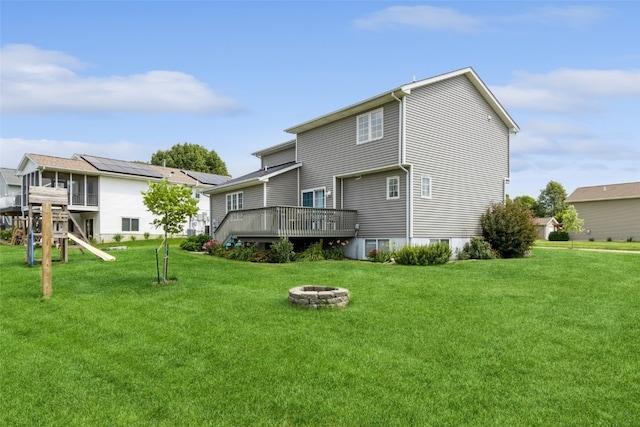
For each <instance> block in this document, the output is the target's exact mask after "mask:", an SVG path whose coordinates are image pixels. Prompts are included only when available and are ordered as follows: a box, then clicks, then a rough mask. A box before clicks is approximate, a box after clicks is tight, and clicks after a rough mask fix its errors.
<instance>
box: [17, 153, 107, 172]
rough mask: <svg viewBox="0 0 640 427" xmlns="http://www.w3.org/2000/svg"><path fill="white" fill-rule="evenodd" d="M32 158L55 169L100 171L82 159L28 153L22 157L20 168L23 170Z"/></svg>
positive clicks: (39, 163) (40, 164) (37, 163)
mask: <svg viewBox="0 0 640 427" xmlns="http://www.w3.org/2000/svg"><path fill="white" fill-rule="evenodd" d="M28 160H31V161H32V162H33V163H35V164H36V165H38V166H45V167H51V168H54V169H63V170H68V171H71V172H73V171H78V172H98V169H96V168H94V167H93V166H92V165H91V164H90V163H87V162H86V161H84V160H81V159H75V158H72V159H67V158H63V157H55V156H46V155H44V154H34V153H27V154H25V155H24V157H23V158H22V161H21V162H20V165H19V166H18V170H21V169H23V168H24V166H25V165H26V162H27V161H28Z"/></svg>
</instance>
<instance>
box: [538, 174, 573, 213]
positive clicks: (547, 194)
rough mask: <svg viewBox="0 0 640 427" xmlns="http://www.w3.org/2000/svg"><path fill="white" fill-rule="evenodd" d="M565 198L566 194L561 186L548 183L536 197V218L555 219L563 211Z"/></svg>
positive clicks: (555, 183) (554, 182)
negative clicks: (551, 217)
mask: <svg viewBox="0 0 640 427" xmlns="http://www.w3.org/2000/svg"><path fill="white" fill-rule="evenodd" d="M566 198H567V192H566V191H565V189H564V187H563V186H562V184H560V183H559V182H556V181H549V183H548V184H547V186H546V187H545V188H544V190H541V191H540V196H539V197H538V211H537V214H538V216H539V217H541V218H546V217H550V216H553V217H555V216H556V215H558V214H559V213H560V212H562V211H563V210H564V209H565V207H566V203H565V202H564V201H565V199H566Z"/></svg>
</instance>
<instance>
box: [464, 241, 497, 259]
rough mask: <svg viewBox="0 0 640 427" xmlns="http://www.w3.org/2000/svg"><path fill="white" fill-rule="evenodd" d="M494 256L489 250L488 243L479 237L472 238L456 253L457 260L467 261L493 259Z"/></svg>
mask: <svg viewBox="0 0 640 427" xmlns="http://www.w3.org/2000/svg"><path fill="white" fill-rule="evenodd" d="M495 257H496V254H495V253H494V252H493V251H492V250H491V245H490V244H489V242H487V241H486V240H484V238H482V237H480V236H474V237H472V238H471V240H470V241H468V242H467V243H465V244H464V247H463V248H462V251H460V252H459V253H458V259H459V260H467V259H494V258H495Z"/></svg>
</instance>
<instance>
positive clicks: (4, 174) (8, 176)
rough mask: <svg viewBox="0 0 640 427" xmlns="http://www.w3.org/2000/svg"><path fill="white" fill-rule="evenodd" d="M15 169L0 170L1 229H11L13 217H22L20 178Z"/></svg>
mask: <svg viewBox="0 0 640 427" xmlns="http://www.w3.org/2000/svg"><path fill="white" fill-rule="evenodd" d="M16 172H17V171H16V170H15V169H10V168H0V228H2V229H4V228H9V227H11V219H10V217H11V216H18V215H20V212H21V211H20V183H21V181H20V177H18V175H16Z"/></svg>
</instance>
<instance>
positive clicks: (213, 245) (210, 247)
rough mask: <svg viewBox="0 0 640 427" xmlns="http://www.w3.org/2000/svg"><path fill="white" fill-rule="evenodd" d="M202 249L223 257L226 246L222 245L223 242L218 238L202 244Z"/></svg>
mask: <svg viewBox="0 0 640 427" xmlns="http://www.w3.org/2000/svg"><path fill="white" fill-rule="evenodd" d="M202 250H203V251H205V252H206V253H208V254H209V255H213V256H219V257H221V256H222V255H223V253H224V251H225V249H224V246H222V244H221V243H220V242H218V241H217V240H209V241H208V242H206V243H205V244H204V245H202Z"/></svg>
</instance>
